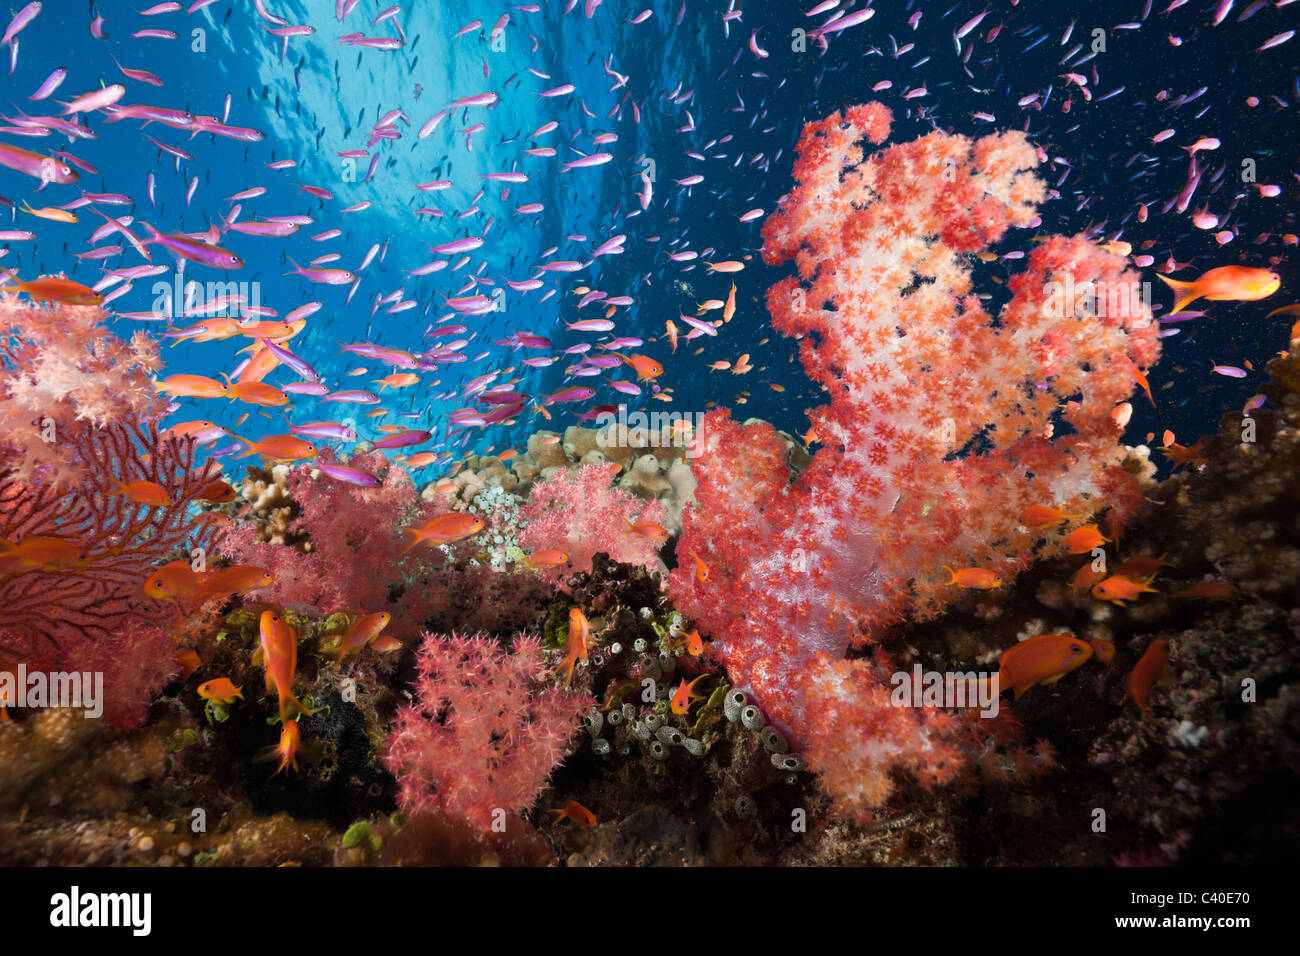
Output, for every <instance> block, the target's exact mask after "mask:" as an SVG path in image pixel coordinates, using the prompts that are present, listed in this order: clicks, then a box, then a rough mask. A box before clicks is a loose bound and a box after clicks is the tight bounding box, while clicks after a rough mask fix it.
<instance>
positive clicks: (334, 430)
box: [289, 422, 357, 441]
mask: <svg viewBox="0 0 1300 956" xmlns="http://www.w3.org/2000/svg"><path fill="white" fill-rule="evenodd" d="M289 434H291V435H299V436H301V437H303V438H324V439H326V440H328V441H356V440H357V433H356V430H355V429H353V428H351V427H349V426H347V425H344V424H343V423H341V422H308V423H307V424H305V425H294V426H292V427H290V429H289Z"/></svg>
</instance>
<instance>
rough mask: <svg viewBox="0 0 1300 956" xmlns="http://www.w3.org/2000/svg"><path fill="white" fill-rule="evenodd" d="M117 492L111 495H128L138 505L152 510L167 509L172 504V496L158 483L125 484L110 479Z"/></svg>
mask: <svg viewBox="0 0 1300 956" xmlns="http://www.w3.org/2000/svg"><path fill="white" fill-rule="evenodd" d="M109 481H111V482H112V483H113V484H114V485H116V486H117V490H116V491H110V492H109V494H110V495H126V497H128V498H130V499H131V500H132V501H134V502H135V503H136V504H138V505H146V506H148V507H151V508H165V507H167V506H168V505H170V504H171V503H172V499H171V495H169V494H167V489H166V488H164V487H163V486H162V485H160V484H158V482H156V481H132V482H130V483H129V484H123V483H122V482H120V481H118V480H117V479H116V478H110V479H109Z"/></svg>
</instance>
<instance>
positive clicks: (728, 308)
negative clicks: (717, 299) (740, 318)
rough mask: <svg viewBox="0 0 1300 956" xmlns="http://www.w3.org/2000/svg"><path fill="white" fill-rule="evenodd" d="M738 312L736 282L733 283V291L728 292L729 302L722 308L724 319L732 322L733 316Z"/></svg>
mask: <svg viewBox="0 0 1300 956" xmlns="http://www.w3.org/2000/svg"><path fill="white" fill-rule="evenodd" d="M735 314H736V283H734V282H733V283H731V291H730V292H729V293H727V304H726V305H725V306H724V307H723V309H722V321H723V322H730V321H731V317H732V316H733V315H735Z"/></svg>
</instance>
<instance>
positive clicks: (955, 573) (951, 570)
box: [939, 564, 957, 584]
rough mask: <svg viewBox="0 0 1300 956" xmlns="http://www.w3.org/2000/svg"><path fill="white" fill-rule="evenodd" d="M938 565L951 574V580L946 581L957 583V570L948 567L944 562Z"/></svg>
mask: <svg viewBox="0 0 1300 956" xmlns="http://www.w3.org/2000/svg"><path fill="white" fill-rule="evenodd" d="M939 567H941V568H943V569H944V570H945V571H947V572H948V573H949V574H951V575H952V580H951V581H949V582H948V583H949V584H956V583H957V572H956V571H954V570H953V569H952V568H950V567H948V565H946V564H941V565H939Z"/></svg>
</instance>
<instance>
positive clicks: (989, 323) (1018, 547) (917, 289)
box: [671, 103, 1158, 809]
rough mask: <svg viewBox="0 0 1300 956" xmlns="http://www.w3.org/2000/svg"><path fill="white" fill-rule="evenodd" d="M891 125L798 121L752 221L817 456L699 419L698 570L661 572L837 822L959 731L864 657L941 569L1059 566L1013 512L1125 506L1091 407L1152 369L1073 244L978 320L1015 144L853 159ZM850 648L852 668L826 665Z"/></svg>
mask: <svg viewBox="0 0 1300 956" xmlns="http://www.w3.org/2000/svg"><path fill="white" fill-rule="evenodd" d="M891 119H892V117H891V114H890V112H889V110H888V109H886V108H885V107H884V106H882V105H881V104H879V103H871V104H868V105H866V106H859V107H854V108H852V109H850V110H849V111H848V112H847V113H846V114H845V115H841V114H839V113H835V114H833V115H832V116H830V117H828V118H827V119H825V120H822V121H820V122H815V123H810V124H809V125H808V126H807V127H805V129H804V132H803V135H802V137H801V138H800V141H799V145H798V148H797V155H798V159H797V161H796V164H795V169H794V175H795V179H796V181H797V185H796V187H795V188H794V190H793V191H791V192H790V193H789V194H788V195H787V196H786V197H784V199H783V200H782V202H781V205H780V208H779V209H778V211H777V212H775V213H774V214H773V215H772V217H771V218H770V219H769V220H768V222H767V223H766V225H765V226H764V229H763V238H764V243H765V244H764V248H763V256H764V259H765V261H767V262H768V263H769V264H772V265H776V264H779V263H782V262H786V261H789V260H793V261H794V263H795V265H796V267H797V269H798V275H797V276H791V277H789V278H787V279H785V280H783V281H781V282H779V283H777V284H776V285H775V286H773V287H772V288H771V289H770V290H769V293H768V308H769V310H770V312H771V314H772V322H773V325H774V326H775V327H776V328H777V329H779V330H780V331H782V332H783V333H785V334H787V335H790V336H794V337H796V338H798V339H799V340H800V354H801V358H802V361H803V364H804V367H805V369H806V370H807V372H808V374H809V375H810V376H811V377H812V378H813V379H814V380H815V381H817V382H818V383H820V384H822V385H823V386H825V388H826V389H827V392H828V394H829V396H830V403H829V404H828V405H824V406H822V407H820V408H817V409H814V410H812V411H811V412H810V416H811V418H812V421H813V428H814V430H815V432H816V434H817V436H818V440H819V441H820V442H821V443H822V447H821V448H820V449H819V450H818V452H817V453H816V455H815V456H814V458H813V461H812V463H811V465H810V466H809V467H808V468H807V469H806V470H805V471H804V472H803V473H802V474H800V475H799V476H798V477H797V478H793V479H792V476H791V474H790V471H789V469H788V467H787V466H786V459H785V454H784V449H783V446H782V445H781V443H780V441H779V440H778V438H777V436H776V434H775V432H774V431H773V429H772V428H771V427H770V426H767V425H765V424H762V423H759V424H750V425H747V426H744V427H741V426H739V425H737V424H736V423H735V422H733V421H732V420H731V419H730V417H729V416H728V415H726V413H724V412H713V413H710V415H709V416H707V417H706V418H705V420H704V423H703V425H702V427H701V429H700V435H699V437H698V439H697V447H696V452H697V456H698V457H697V458H696V460H695V464H694V468H695V472H696V475H697V477H698V478H699V480H700V487H699V489H698V490H697V492H696V497H697V500H698V506H697V507H694V508H691V509H689V510H688V511H687V512H686V514H685V516H684V521H683V525H684V533H683V538H682V541H681V542H680V543H679V545H678V549H677V550H678V553H679V554H692V553H694V554H697V555H699V556H700V558H701V559H703V560H704V561H705V562H706V563H707V564H708V565H709V567H710V568H711V569H712V574H711V576H710V577H709V579H708V580H707V582H705V581H701V580H700V579H699V576H698V575H696V574H695V569H694V563H693V562H692V563H690V565H689V566H683V567H682V568H679V569H678V570H677V571H675V572H674V573H673V575H672V579H671V588H672V592H673V594H674V597H675V599H676V600H677V602H678V604H679V606H680V607H681V608H682V609H683V610H684V611H685V612H687V613H689V614H692V615H694V616H695V617H696V618H697V619H698V620H699V622H700V623H701V625H703V626H704V627H705V628H706V629H708V630H709V631H710V632H712V634H713V636H714V639H715V640H716V641H717V643H718V645H719V647H720V649H721V651H722V653H723V656H724V661H725V663H726V665H727V668H728V671H729V673H730V674H731V675H732V677H733V678H734V679H735V681H736V682H737V683H738V684H739V685H740V686H742V687H748V688H750V689H752V690H753V691H754V692H755V693H756V694H757V695H758V698H759V700H760V702H761V703H762V704H763V705H764V707H765V708H766V709H768V710H769V711H770V716H771V717H772V718H774V720H775V721H776V722H777V723H778V724H780V725H782V726H783V727H784V728H785V729H786V730H788V731H789V732H790V733H791V734H792V735H793V737H794V738H795V740H796V741H797V742H798V743H799V744H801V745H802V746H803V747H804V748H805V749H806V757H807V761H808V764H809V766H810V767H811V768H812V769H814V770H817V771H819V772H820V773H821V775H822V780H823V783H824V785H825V787H826V788H827V790H828V791H829V792H830V793H831V794H832V795H833V796H834V797H835V798H836V799H837V801H838V802H839V803H840V805H841V807H842V808H845V809H853V808H861V807H864V806H870V805H878V804H879V803H880V802H881V801H882V800H884V799H885V797H886V796H887V795H888V793H889V792H890V788H891V780H890V775H891V772H892V771H894V770H897V769H907V770H910V771H912V772H914V773H916V774H917V775H918V776H920V777H921V778H922V779H924V780H927V781H932V782H933V781H943V780H947V779H951V778H952V777H953V776H954V775H955V774H956V773H957V772H959V771H960V769H961V768H962V767H963V766H964V765H965V762H966V760H967V758H968V756H969V755H970V754H971V753H972V752H973V748H972V747H971V740H972V738H971V737H970V736H969V733H970V726H971V725H970V722H969V721H964V720H954V719H953V716H954V715H953V714H952V713H951V712H942V711H933V710H932V711H928V712H923V711H919V710H910V709H897V708H892V707H890V705H889V699H888V693H887V691H886V689H885V687H886V682H887V679H888V675H889V672H890V670H891V669H892V665H891V664H890V663H889V661H888V660H887V659H886V658H885V656H884V654H883V652H881V651H880V650H879V648H878V647H876V644H875V642H876V641H877V640H878V638H879V637H880V636H881V635H882V634H883V632H884V629H885V628H887V627H888V626H890V625H891V624H894V623H896V622H898V621H900V620H902V619H904V618H905V617H908V616H909V615H910V616H911V617H912V618H914V619H924V618H925V617H928V616H932V615H934V614H936V613H937V612H938V611H939V610H940V609H942V607H943V606H944V604H945V603H946V602H947V601H948V600H950V599H951V597H952V596H953V594H954V593H955V592H956V590H957V589H955V588H950V587H949V586H947V585H946V584H945V582H946V581H947V580H948V577H947V575H946V574H945V573H944V572H943V571H942V570H941V565H945V564H946V565H950V566H952V567H969V566H979V567H984V568H989V569H992V570H995V571H997V572H999V573H1000V574H1001V575H1002V577H1003V578H1004V579H1006V580H1009V579H1010V578H1012V577H1014V575H1015V574H1016V573H1017V572H1018V571H1020V570H1022V569H1023V568H1025V567H1026V566H1027V565H1028V564H1029V563H1030V562H1031V561H1032V560H1033V559H1034V557H1035V556H1036V555H1041V554H1044V553H1047V552H1053V551H1059V550H1060V549H1061V547H1062V545H1061V538H1060V536H1059V535H1057V534H1055V533H1053V534H1051V535H1044V534H1041V533H1035V532H1033V531H1031V530H1029V529H1026V528H1024V527H1022V526H1020V525H1019V523H1018V521H1017V515H1018V514H1020V512H1021V511H1023V510H1024V509H1025V508H1027V507H1029V506H1031V505H1053V506H1056V507H1059V508H1062V509H1063V510H1064V511H1065V512H1067V513H1070V514H1084V513H1094V512H1096V511H1098V510H1100V509H1104V508H1110V509H1113V512H1112V520H1122V518H1123V516H1124V515H1126V514H1128V513H1129V512H1131V510H1132V509H1133V508H1134V507H1135V505H1136V503H1137V501H1138V500H1139V498H1140V495H1139V492H1138V488H1137V485H1136V482H1135V481H1134V480H1133V479H1132V478H1131V477H1130V476H1129V475H1128V474H1127V473H1126V472H1125V471H1124V470H1123V469H1122V468H1121V461H1122V458H1123V456H1124V451H1123V447H1122V445H1121V444H1120V442H1119V437H1120V432H1119V429H1118V428H1117V427H1116V425H1115V423H1114V421H1113V420H1112V418H1111V411H1112V409H1113V408H1114V406H1115V404H1116V403H1117V402H1120V401H1122V400H1123V399H1124V398H1126V397H1127V396H1128V395H1130V394H1131V392H1132V391H1133V388H1134V384H1135V382H1136V381H1137V379H1138V377H1139V373H1140V370H1141V369H1144V368H1147V367H1149V366H1150V365H1152V364H1153V363H1154V362H1155V360H1156V358H1157V355H1158V337H1157V332H1156V327H1155V325H1154V323H1153V320H1152V317H1151V314H1150V311H1149V309H1147V308H1146V306H1145V305H1144V304H1142V301H1141V297H1140V296H1138V295H1136V294H1135V290H1136V289H1137V285H1136V283H1137V278H1138V277H1137V276H1136V274H1134V273H1132V272H1131V271H1128V270H1127V269H1126V267H1125V261H1124V260H1123V259H1122V258H1120V257H1118V256H1114V255H1111V254H1110V253H1108V252H1105V251H1103V250H1101V249H1099V248H1097V247H1096V246H1095V245H1093V244H1092V243H1090V242H1088V241H1086V240H1084V239H1082V238H1063V237H1059V236H1052V237H1047V238H1046V239H1045V240H1044V241H1042V242H1041V243H1039V244H1038V245H1037V246H1036V248H1034V250H1033V252H1031V253H1030V254H1029V255H1028V257H1027V262H1026V266H1025V269H1024V270H1023V271H1022V272H1020V273H1019V274H1018V275H1016V276H1014V277H1013V278H1012V279H1011V280H1010V282H1009V283H1008V290H1009V292H1010V298H1009V301H1007V302H1006V304H1005V305H1004V306H1003V307H1002V308H1001V310H1000V311H999V312H998V313H997V314H996V316H995V315H991V314H990V313H989V312H988V311H986V309H985V306H984V303H983V301H982V297H980V296H978V295H976V294H975V292H974V291H973V285H972V277H973V273H974V271H975V269H976V268H977V267H978V263H979V260H978V257H977V256H976V254H977V253H980V252H984V251H986V250H987V249H988V248H989V247H990V246H991V245H993V244H995V243H997V242H999V241H1000V240H1001V239H1002V238H1003V236H1004V235H1005V233H1006V232H1007V230H1008V229H1009V228H1010V227H1013V226H1014V227H1028V226H1032V225H1036V224H1037V220H1036V218H1035V204H1036V203H1037V202H1039V201H1041V200H1042V199H1044V198H1045V189H1044V186H1043V184H1042V182H1041V180H1039V179H1038V178H1037V176H1035V175H1034V173H1033V172H1032V170H1033V168H1034V167H1035V166H1036V165H1037V163H1038V156H1037V154H1036V151H1035V148H1034V147H1033V146H1032V145H1031V144H1030V143H1029V142H1028V140H1027V139H1026V138H1025V136H1024V135H1023V134H1020V133H1014V132H1012V133H1003V134H1000V135H993V136H986V137H983V138H981V139H977V140H971V139H968V138H966V137H963V136H953V135H947V134H943V133H939V132H935V133H932V134H929V135H927V136H925V137H923V138H921V139H919V140H916V141H915V142H911V143H904V144H900V145H895V146H891V147H889V148H887V149H883V150H881V151H878V152H876V153H874V154H872V155H870V156H864V151H863V148H862V146H861V142H862V140H864V139H866V140H869V141H870V142H873V143H881V142H883V141H884V139H885V138H886V137H887V136H888V133H889V127H890V123H891ZM851 645H856V646H858V647H871V648H873V653H872V654H871V655H869V656H866V657H861V658H858V659H855V660H852V661H846V660H844V657H845V654H846V651H847V650H848V648H849V647H850V646H851ZM819 654H821V655H825V656H823V657H818V656H817V655H819ZM976 736H977V737H978V736H979V735H978V734H977V735H976Z"/></svg>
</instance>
